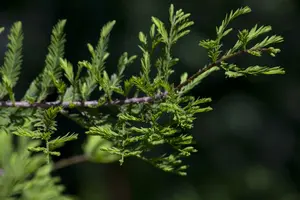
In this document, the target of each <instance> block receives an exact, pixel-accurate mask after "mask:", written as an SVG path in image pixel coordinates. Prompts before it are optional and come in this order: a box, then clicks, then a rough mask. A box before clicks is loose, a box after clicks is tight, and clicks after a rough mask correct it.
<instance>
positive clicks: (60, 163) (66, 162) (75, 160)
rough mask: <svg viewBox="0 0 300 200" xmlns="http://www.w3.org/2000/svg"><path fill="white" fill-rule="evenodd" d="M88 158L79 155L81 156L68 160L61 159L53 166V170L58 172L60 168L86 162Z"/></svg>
mask: <svg viewBox="0 0 300 200" xmlns="http://www.w3.org/2000/svg"><path fill="white" fill-rule="evenodd" d="M87 161H88V158H87V157H86V155H84V154H81V155H76V156H72V157H70V158H66V159H62V160H60V161H58V162H56V163H55V164H54V169H53V170H58V169H61V168H65V167H68V166H71V165H75V164H79V163H83V162H87Z"/></svg>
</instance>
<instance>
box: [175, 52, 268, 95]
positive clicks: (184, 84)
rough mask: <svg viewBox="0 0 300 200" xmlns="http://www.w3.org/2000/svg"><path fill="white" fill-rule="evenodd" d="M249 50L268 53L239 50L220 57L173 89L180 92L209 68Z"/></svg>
mask: <svg viewBox="0 0 300 200" xmlns="http://www.w3.org/2000/svg"><path fill="white" fill-rule="evenodd" d="M249 50H252V51H253V50H256V51H261V52H265V51H269V49H268V48H260V49H247V50H240V51H237V52H235V53H233V54H230V55H228V56H222V57H221V58H220V59H219V60H217V61H216V62H214V63H211V64H209V65H207V66H206V67H204V68H202V69H199V70H198V71H197V72H196V73H195V74H193V75H192V76H191V77H190V78H188V79H187V80H186V81H184V82H183V83H181V84H179V85H177V86H176V87H175V89H176V90H180V89H181V88H182V87H184V86H186V85H187V84H189V83H190V82H192V81H193V80H194V79H195V78H197V77H198V76H200V75H201V74H203V73H204V72H206V71H207V70H209V69H210V68H212V67H214V66H216V65H218V64H220V63H221V62H223V61H225V60H228V59H230V58H232V57H235V56H238V55H241V54H245V53H248V51H249Z"/></svg>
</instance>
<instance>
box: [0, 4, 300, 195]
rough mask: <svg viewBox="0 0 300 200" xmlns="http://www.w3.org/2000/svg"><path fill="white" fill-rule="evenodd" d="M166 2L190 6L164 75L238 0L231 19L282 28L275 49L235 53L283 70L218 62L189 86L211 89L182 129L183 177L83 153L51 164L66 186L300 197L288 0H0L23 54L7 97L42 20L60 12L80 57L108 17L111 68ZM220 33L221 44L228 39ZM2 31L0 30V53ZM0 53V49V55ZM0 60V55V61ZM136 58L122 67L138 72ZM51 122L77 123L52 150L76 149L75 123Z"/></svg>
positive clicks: (32, 52) (197, 64)
mask: <svg viewBox="0 0 300 200" xmlns="http://www.w3.org/2000/svg"><path fill="white" fill-rule="evenodd" d="M170 3H173V4H174V5H175V8H176V9H179V8H182V9H183V10H184V11H185V12H189V13H191V14H192V16H191V19H192V20H193V21H194V22H195V25H194V26H193V27H192V32H191V33H190V34H189V35H188V36H186V37H184V38H183V39H182V40H181V41H180V42H179V43H178V44H177V45H176V46H175V48H174V55H175V56H177V57H179V58H180V63H179V64H178V65H177V66H175V71H176V72H175V75H174V76H173V79H172V80H171V81H173V82H175V83H178V80H179V77H180V75H181V74H182V73H183V72H185V71H186V72H188V73H189V74H192V73H193V72H196V71H197V70H198V69H199V68H201V67H203V66H204V65H205V64H207V62H208V58H207V55H206V52H205V51H204V49H202V48H201V47H199V46H198V42H199V40H202V39H207V38H209V37H214V36H215V35H214V33H215V27H216V25H219V24H220V23H221V20H222V19H223V17H224V16H225V14H226V13H227V12H229V11H230V10H232V9H237V8H239V7H241V6H245V5H248V6H250V7H251V8H252V10H253V12H252V13H251V14H248V15H247V16H243V17H241V18H239V19H238V20H236V21H235V22H234V23H233V24H232V26H233V27H235V28H239V29H243V28H251V27H252V26H253V25H254V24H256V23H258V24H260V25H262V24H264V25H269V24H270V25H272V27H273V30H274V31H273V33H276V34H280V35H282V36H284V38H285V42H284V44H280V45H279V46H280V48H282V53H280V54H279V55H278V56H277V57H276V58H275V59H274V58H270V57H268V56H265V57H262V58H255V57H249V56H246V57H239V58H237V59H235V60H234V61H236V62H237V63H239V64H240V65H241V66H247V65H251V64H254V63H255V64H268V65H270V66H277V65H281V66H284V67H285V68H286V71H287V74H286V75H284V76H265V77H262V76H260V77H248V78H238V79H226V78H225V77H224V74H222V73H221V72H218V73H215V74H213V75H212V76H210V77H209V78H207V79H206V80H205V81H204V82H203V84H201V85H200V86H199V87H197V88H196V89H194V90H193V95H195V96H200V97H212V98H213V103H212V105H211V106H212V107H213V108H214V110H213V111H212V112H210V113H204V114H201V115H199V117H198V119H197V120H196V121H195V127H194V129H193V130H192V134H193V135H194V137H195V139H196V141H197V144H196V146H197V148H198V149H199V152H198V153H196V154H194V155H193V156H192V157H191V158H190V159H188V160H187V161H186V162H187V163H188V164H189V165H190V166H191V167H190V168H189V170H188V176H187V177H179V176H176V175H173V174H168V173H165V172H162V171H160V170H158V169H156V168H154V167H152V166H150V165H148V164H147V163H144V162H143V161H140V160H138V159H135V158H130V159H127V160H126V161H125V164H124V165H123V166H122V167H120V166H119V163H112V164H92V163H83V164H78V165H75V166H71V167H68V168H65V169H61V170H59V171H58V172H57V173H56V174H57V175H60V176H61V177H62V181H63V183H64V184H65V185H66V187H67V191H66V192H67V193H69V194H74V195H77V196H78V197H80V199H83V200H98V199H99V200H100V199H101V200H140V199H143V200H153V199H155V200H254V199H255V200H260V199H261V200H297V199H300V194H299V189H300V188H299V187H300V149H299V148H300V146H299V142H300V137H299V136H300V126H299V122H300V79H299V78H300V70H299V69H300V67H299V56H300V51H299V50H298V49H299V46H300V40H299V32H300V30H299V29H300V26H299V20H300V2H299V1H297V0H228V1H225V0H223V1H222V0H201V1H200V0H173V1H167V0H110V1H107V0H72V1H71V0H31V1H29V0H3V1H1V3H0V25H1V26H5V27H6V28H9V27H10V25H11V24H12V23H13V22H15V21H17V20H21V21H22V22H23V27H24V35H25V41H24V64H23V70H22V75H21V79H20V83H19V84H18V85H17V88H16V93H17V98H21V97H22V95H23V94H24V93H25V90H26V89H27V88H28V86H29V84H30V82H31V81H32V80H33V79H34V77H35V76H36V75H37V74H38V73H39V72H40V71H41V70H42V67H43V66H44V59H45V55H46V53H47V46H48V44H49V37H50V33H51V29H52V26H53V25H54V24H55V23H56V22H57V21H58V20H59V19H67V20H68V22H67V26H66V33H67V45H66V58H67V59H69V60H70V61H71V62H72V63H73V64H75V63H76V62H77V61H78V60H84V59H88V58H89V53H88V50H87V48H86V43H88V42H89V43H92V44H95V43H96V42H97V39H98V36H99V32H100V29H101V27H102V26H103V25H104V24H105V23H106V22H107V21H110V20H117V24H116V26H115V28H114V29H113V32H112V35H111V42H110V48H109V51H110V52H111V56H110V58H109V61H108V64H107V68H108V71H109V72H113V71H114V70H115V69H116V65H117V59H118V57H119V56H120V55H121V53H123V52H124V51H127V52H128V53H129V54H130V55H132V54H139V55H140V51H139V49H138V47H137V44H138V37H137V36H138V32H139V31H141V30H142V31H148V30H149V27H150V24H151V20H150V18H151V16H156V17H158V18H160V19H161V20H163V21H167V20H168V8H169V5H170ZM235 39H236V38H235V37H234V35H233V36H232V37H228V38H227V40H226V42H225V47H229V46H230V45H232V44H233V43H234V42H235ZM6 44H7V38H6V37H5V34H2V35H1V36H0V53H1V55H4V52H5V50H6ZM2 57H3V56H1V58H2ZM2 61H3V60H1V62H2ZM139 70H140V66H139V62H136V63H135V65H132V66H130V67H129V68H128V69H127V75H128V76H130V75H132V74H135V73H139ZM58 123H59V129H60V130H61V132H69V131H71V132H72V131H76V132H79V133H82V134H81V135H80V139H79V140H78V141H75V142H70V143H69V144H68V145H66V146H65V147H64V148H63V149H62V154H63V155H62V157H69V156H71V155H77V154H80V153H81V152H82V148H81V145H82V143H83V141H84V139H85V136H84V134H83V133H84V132H83V131H84V130H82V129H81V128H80V127H79V126H77V125H76V124H74V123H73V122H70V121H68V120H66V119H64V118H63V117H61V118H59V122H58Z"/></svg>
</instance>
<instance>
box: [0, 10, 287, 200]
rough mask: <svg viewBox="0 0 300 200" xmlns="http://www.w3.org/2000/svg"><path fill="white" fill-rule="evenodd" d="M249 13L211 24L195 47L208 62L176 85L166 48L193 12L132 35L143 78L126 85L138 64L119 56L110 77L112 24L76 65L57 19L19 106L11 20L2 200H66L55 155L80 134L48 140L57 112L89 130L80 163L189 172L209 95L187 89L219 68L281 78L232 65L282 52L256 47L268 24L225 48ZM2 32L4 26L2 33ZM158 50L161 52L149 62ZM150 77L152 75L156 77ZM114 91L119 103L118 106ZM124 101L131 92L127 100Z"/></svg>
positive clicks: (1, 144)
mask: <svg viewBox="0 0 300 200" xmlns="http://www.w3.org/2000/svg"><path fill="white" fill-rule="evenodd" d="M249 12H251V9H250V8H249V7H243V8H240V9H237V10H236V11H231V12H230V14H227V15H226V16H225V19H224V20H223V21H222V23H221V25H220V26H218V27H216V38H215V39H207V40H202V41H200V42H199V45H200V46H201V47H203V48H205V49H206V50H207V53H208V57H209V58H210V62H211V63H209V64H208V65H206V66H205V67H204V68H201V69H199V70H198V71H197V72H195V73H194V74H193V75H191V76H189V75H188V74H187V73H184V74H182V75H181V78H180V84H179V85H177V86H174V84H173V83H170V82H169V78H170V76H171V75H172V74H173V73H174V72H175V66H176V64H177V63H178V61H179V58H175V57H173V55H172V48H173V46H174V45H175V44H176V42H177V41H178V40H179V39H181V38H182V37H183V36H185V35H187V34H188V33H189V32H190V30H189V28H190V27H191V26H192V25H193V22H192V21H191V20H190V19H189V17H190V14H189V13H184V12H183V11H182V10H181V9H179V10H175V8H174V6H173V5H171V6H170V8H169V21H168V25H165V23H164V22H163V21H161V20H160V19H158V18H157V17H152V18H151V20H152V25H151V27H150V30H149V33H148V34H147V33H144V32H139V34H138V38H139V42H140V44H139V45H138V47H139V48H140V50H141V57H140V66H141V70H140V73H139V74H136V75H134V76H132V77H130V78H128V79H124V72H125V70H126V68H127V67H128V66H129V65H130V64H132V63H133V62H134V61H135V60H136V59H137V58H138V56H136V55H132V56H129V54H128V53H127V52H125V53H123V54H122V55H121V56H120V58H119V62H118V65H117V69H116V73H113V74H108V72H107V71H106V61H107V59H108V57H109V52H108V44H109V39H110V33H111V31H112V29H113V27H114V25H115V23H116V22H115V21H111V22H108V23H107V24H106V25H104V26H103V28H102V30H101V32H100V37H99V40H98V43H97V44H96V45H95V46H93V45H92V44H88V45H87V47H88V51H89V52H90V54H91V58H90V59H89V60H82V61H78V63H77V68H74V66H73V64H72V63H70V62H69V61H68V60H67V59H66V58H64V45H65V42H66V39H65V33H64V27H65V24H66V20H61V21H59V22H58V23H57V24H56V25H55V26H54V28H53V30H52V35H51V42H50V45H49V47H48V51H49V52H48V54H47V56H46V62H45V67H44V69H43V71H42V72H41V73H40V74H39V75H38V77H37V78H36V79H35V80H34V81H33V82H32V83H31V85H30V87H29V89H28V90H27V92H26V94H25V96H24V97H23V99H22V100H20V101H16V100H15V98H14V93H13V90H12V89H13V87H14V86H15V85H16V83H17V80H18V77H19V75H20V70H21V63H22V54H21V52H22V40H23V33H22V24H21V22H16V23H15V24H14V25H13V26H12V28H11V31H10V33H9V44H8V50H7V52H6V54H5V57H4V64H3V66H2V67H1V69H0V71H1V76H2V82H1V83H0V89H1V90H0V91H1V93H0V97H1V99H2V98H4V97H5V96H6V95H8V96H9V99H10V101H1V102H0V107H1V109H0V112H1V115H0V117H1V119H0V126H1V131H2V132H0V137H1V140H0V155H1V156H0V167H1V168H2V169H3V170H4V172H0V173H3V175H1V176H0V196H1V197H3V198H1V199H16V198H17V197H15V195H18V196H19V197H20V198H21V199H70V197H66V196H64V195H63V194H62V191H63V187H62V186H60V185H58V184H57V183H58V181H59V180H58V179H57V178H53V177H51V175H50V172H51V170H53V169H54V168H53V165H55V163H53V161H52V156H59V155H60V152H59V151H57V149H58V148H59V147H61V146H63V145H64V144H65V143H66V142H69V141H71V140H75V139H77V137H78V134H75V133H66V134H60V136H58V137H56V138H53V134H54V133H55V132H56V131H57V123H56V117H57V115H60V114H62V115H64V116H66V117H68V118H69V119H71V120H74V121H75V122H76V123H78V124H80V125H81V126H82V127H84V128H85V129H86V134H87V135H88V136H87V140H86V142H85V143H84V145H83V151H84V157H83V158H84V159H83V160H88V161H91V162H99V163H108V162H114V161H119V162H120V164H123V163H124V162H125V159H126V158H127V157H137V158H139V159H142V160H144V161H146V162H149V163H151V164H152V165H153V166H155V167H157V168H159V169H162V170H164V171H167V172H172V173H176V174H179V175H186V174H187V168H188V165H187V164H185V158H187V157H189V156H190V155H191V154H192V153H194V152H197V150H196V149H195V148H194V146H193V143H194V141H193V136H192V135H191V134H190V132H189V130H190V129H192V128H193V122H194V120H195V119H196V117H197V115H198V114H199V113H203V112H208V111H211V110H212V108H211V107H210V106H209V105H208V104H209V103H210V102H211V101H212V100H211V98H203V97H194V96H191V95H189V92H190V91H191V90H192V89H194V88H195V87H196V86H197V85H199V84H200V83H201V81H202V80H203V79H204V78H206V77H208V76H209V75H210V74H211V73H213V72H215V71H222V72H224V74H225V76H226V77H228V78H236V77H239V76H247V75H260V74H265V75H270V74H284V70H283V69H282V68H281V67H279V66H275V67H268V66H258V65H255V66H247V67H246V68H241V67H240V66H238V65H237V64H235V63H229V62H228V60H229V59H230V58H232V57H235V56H238V55H241V54H249V55H252V56H262V54H263V53H264V52H265V53H268V54H269V55H271V56H275V55H276V54H277V53H279V52H280V49H278V48H275V47H273V46H272V45H274V44H277V43H280V42H283V38H282V37H281V36H277V35H272V36H267V37H265V38H264V39H263V40H261V41H258V42H257V43H256V44H254V45H253V44H252V41H254V40H256V39H257V38H258V37H259V36H260V35H262V34H265V33H269V32H270V31H271V26H261V27H258V26H257V25H255V26H254V27H253V28H251V29H250V30H247V29H243V30H238V31H237V38H238V39H237V42H236V43H235V44H234V45H233V46H232V48H230V49H222V47H223V45H222V41H223V39H224V37H225V36H227V35H228V34H229V33H231V32H233V29H232V28H228V26H229V25H230V22H231V21H232V20H234V19H236V18H237V17H239V16H241V15H244V14H247V13H249ZM167 27H169V28H167ZM3 30H4V29H3V28H1V29H0V33H1V32H3ZM154 51H160V54H159V55H158V56H154V54H153V52H154ZM150 72H154V73H153V74H154V76H151V75H150V74H152V73H150ZM63 76H64V78H63ZM65 80H67V82H66V81H65ZM54 91H57V93H58V96H57V101H55V102H45V99H46V98H47V96H49V95H50V94H52V93H53V92H54ZM94 91H97V92H98V93H97V94H99V96H98V98H97V99H96V100H92V99H90V96H91V94H92V92H94ZM115 94H118V95H121V96H122V97H123V99H114V96H115ZM130 94H134V95H133V96H132V97H130V96H129V95H130ZM104 106H109V107H114V108H115V111H116V112H111V113H101V112H100V111H99V109H98V108H99V107H104ZM72 110H74V111H75V112H71V111H72ZM13 135H15V136H18V137H17V138H18V142H19V146H18V147H17V149H15V147H13V145H12V137H13ZM20 136H23V137H20ZM29 138H30V139H32V140H37V141H31V140H30V139H29ZM25 149H28V150H29V151H25ZM159 149H164V151H163V152H161V151H160V150H159ZM43 155H45V156H43ZM46 163H48V165H45V164H46ZM67 164H68V163H67ZM57 165H58V164H57ZM32 175H33V176H32ZM41 191H42V192H41ZM41 193H42V194H41ZM40 195H43V196H40Z"/></svg>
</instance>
